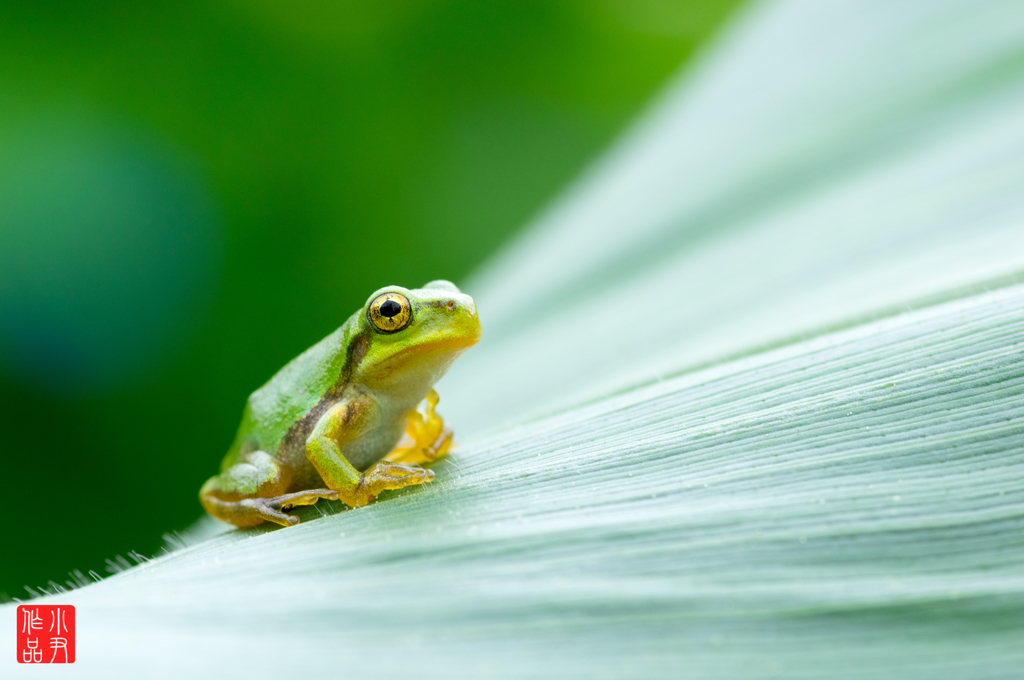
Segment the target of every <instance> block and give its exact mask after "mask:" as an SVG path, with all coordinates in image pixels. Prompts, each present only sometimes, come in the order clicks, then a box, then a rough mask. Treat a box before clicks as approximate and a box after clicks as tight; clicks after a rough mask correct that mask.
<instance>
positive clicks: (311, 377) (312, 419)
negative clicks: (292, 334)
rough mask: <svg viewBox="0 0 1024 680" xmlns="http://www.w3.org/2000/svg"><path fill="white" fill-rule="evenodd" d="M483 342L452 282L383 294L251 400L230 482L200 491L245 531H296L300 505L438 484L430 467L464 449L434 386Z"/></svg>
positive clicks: (209, 506)
mask: <svg viewBox="0 0 1024 680" xmlns="http://www.w3.org/2000/svg"><path fill="white" fill-rule="evenodd" d="M480 333H481V330H480V320H479V318H478V317H477V312H476V305H475V304H474V302H473V299H472V298H471V297H470V296H468V295H466V294H464V293H462V292H460V291H459V289H458V288H456V287H455V285H454V284H452V283H450V282H448V281H431V282H430V283H428V284H427V285H426V286H424V287H423V288H419V289H416V290H409V289H406V288H401V287H399V286H388V287H386V288H381V289H380V290H378V291H377V292H375V293H374V294H373V295H371V296H370V298H369V300H368V301H367V303H366V304H365V305H364V306H363V308H362V309H360V310H359V311H357V312H356V313H355V314H353V315H352V316H351V317H350V318H349V319H348V320H347V321H346V322H345V323H344V324H343V325H342V326H341V328H339V329H338V330H336V331H335V332H334V333H332V334H331V335H329V336H327V337H326V338H324V339H323V340H321V341H320V342H319V343H317V344H316V345H314V346H313V347H311V348H310V349H308V350H306V351H305V352H304V353H303V354H301V355H300V356H299V357H297V358H296V359H294V360H292V361H291V363H289V364H288V365H287V366H285V367H284V368H283V369H281V370H280V371H279V372H278V373H277V374H276V375H275V376H274V377H273V378H271V379H270V382H268V383H267V384H266V385H264V386H263V387H261V388H260V389H258V390H256V391H255V392H253V393H252V395H250V397H249V400H248V402H247V403H246V405H245V410H244V412H243V414H242V424H241V425H240V426H239V428H238V434H237V435H236V436H235V440H234V443H233V444H232V445H231V448H230V449H229V450H228V453H227V455H226V456H225V457H224V461H223V462H222V463H221V466H220V474H219V475H217V476H215V477H211V478H210V479H209V480H208V481H207V482H206V483H205V484H204V485H203V487H202V489H201V490H200V492H199V499H200V502H201V503H202V504H203V507H204V508H206V511H207V512H209V513H210V514H211V515H213V516H214V517H216V518H218V519H221V520H224V521H226V522H230V523H231V524H234V525H235V526H240V527H244V526H253V525H256V524H259V523H261V522H263V521H270V522H276V523H277V524H281V525H283V526H291V525H295V524H298V522H299V518H298V517H295V516H294V515H289V514H287V513H288V512H289V511H290V510H291V509H292V508H293V507H295V506H297V505H312V504H314V503H316V502H317V500H319V499H320V498H328V499H332V500H335V499H341V500H342V501H344V502H345V503H346V504H348V505H349V506H351V507H359V506H362V505H365V504H366V503H368V502H370V501H371V500H373V499H374V498H375V497H376V496H377V495H378V494H379V493H380V492H381V491H383V490H385V489H400V488H402V487H405V486H409V485H410V484H422V483H424V482H429V481H431V480H432V479H433V478H434V473H433V472H432V471H430V470H427V469H424V468H422V467H420V465H419V464H420V463H426V462H432V461H435V460H437V459H438V458H441V457H442V456H444V455H445V454H446V453H447V452H448V449H449V447H450V445H451V440H452V433H451V430H450V429H449V428H447V427H445V425H444V422H443V421H442V420H441V418H440V416H438V415H437V413H436V412H435V411H434V407H435V406H436V405H437V400H438V397H437V392H435V391H434V389H433V385H434V383H435V382H436V381H437V380H438V379H440V377H441V376H442V375H444V374H445V372H447V370H448V369H449V367H450V366H451V365H452V362H454V361H455V359H457V358H458V357H459V355H460V354H462V353H463V352H464V351H466V350H467V349H469V348H470V347H472V346H473V345H475V344H476V343H477V341H478V340H479V339H480ZM424 400H425V402H426V403H425V405H424V407H423V409H422V411H421V410H420V409H418V408H417V407H418V406H419V405H420V404H421V403H422V402H424Z"/></svg>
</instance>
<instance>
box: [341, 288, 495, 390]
mask: <svg viewBox="0 0 1024 680" xmlns="http://www.w3.org/2000/svg"><path fill="white" fill-rule="evenodd" d="M360 326H361V332H360V336H361V337H362V338H364V339H365V341H364V344H363V347H362V349H361V350H360V351H365V354H364V356H363V357H361V360H360V361H358V364H359V368H358V369H357V370H358V372H359V378H360V380H361V381H362V382H364V383H365V384H366V385H367V386H373V387H377V388H380V389H398V390H406V389H407V390H410V391H412V392H420V391H422V392H425V391H426V390H429V389H430V386H431V385H433V384H434V382H435V381H437V380H438V379H440V377H441V376H442V375H444V374H445V372H446V371H447V370H448V368H449V367H450V366H451V365H452V362H454V361H455V360H456V359H457V358H458V357H459V355H460V354H462V353H463V352H465V351H466V350H467V349H469V348H470V347H472V346H473V345H475V344H476V343H477V342H478V341H479V340H480V333H481V330H480V319H479V318H478V317H477V314H476V304H474V303H473V298H471V297H470V296H468V295H466V294H465V293H463V292H461V291H460V290H459V289H458V288H456V287H455V284H453V283H450V282H448V281H431V282H430V283H428V284H427V285H425V286H423V288H417V289H414V290H409V289H408V288H402V287H400V286H387V287H386V288H381V289H380V290H378V291H376V292H375V293H374V294H373V295H371V296H370V299H369V300H367V302H366V305H364V307H363V310H362V315H361V319H360Z"/></svg>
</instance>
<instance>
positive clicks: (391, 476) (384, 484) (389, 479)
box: [341, 461, 434, 508]
mask: <svg viewBox="0 0 1024 680" xmlns="http://www.w3.org/2000/svg"><path fill="white" fill-rule="evenodd" d="M433 479H434V472H433V470H424V469H423V468H421V467H420V466H418V465H409V464H406V463H392V462H389V461H381V462H379V463H377V464H376V465H374V466H373V467H372V468H370V469H369V470H367V471H366V472H364V473H363V476H362V478H361V479H360V480H359V484H357V485H356V487H355V488H354V489H352V490H351V491H350V492H348V493H342V495H341V500H343V501H345V503H346V504H348V505H350V506H352V507H354V508H357V507H359V506H362V505H366V504H367V503H369V502H370V501H372V500H373V499H374V498H376V497H377V496H378V495H380V492H381V491H384V490H385V489H401V488H404V487H406V486H412V485H413V484H425V483H427V482H429V481H432V480H433Z"/></svg>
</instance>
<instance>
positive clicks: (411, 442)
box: [384, 390, 452, 463]
mask: <svg viewBox="0 0 1024 680" xmlns="http://www.w3.org/2000/svg"><path fill="white" fill-rule="evenodd" d="M439 400H440V397H438V396H437V392H436V391H435V390H430V393H429V394H428V395H427V397H426V402H427V404H426V407H425V408H424V409H423V413H420V412H419V411H411V412H410V413H409V414H408V415H407V416H406V418H407V422H406V426H405V436H404V437H402V441H400V442H398V446H396V447H395V448H394V449H393V450H392V451H391V453H389V454H388V455H386V456H385V457H384V460H386V461H388V462H390V463H433V462H434V461H435V460H438V459H440V458H443V457H444V456H445V455H447V454H448V450H449V449H450V448H451V445H452V431H451V428H448V427H445V424H444V420H442V419H441V416H439V415H438V414H437V412H436V411H435V410H434V409H435V407H436V406H437V402H438V401H439Z"/></svg>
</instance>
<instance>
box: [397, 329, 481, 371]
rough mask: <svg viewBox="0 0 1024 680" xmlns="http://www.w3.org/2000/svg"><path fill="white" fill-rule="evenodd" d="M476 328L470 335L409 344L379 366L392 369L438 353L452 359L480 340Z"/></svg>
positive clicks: (479, 333)
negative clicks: (447, 355) (449, 355)
mask: <svg viewBox="0 0 1024 680" xmlns="http://www.w3.org/2000/svg"><path fill="white" fill-rule="evenodd" d="M477 328H478V330H477V332H476V333H475V334H472V335H451V336H446V337H440V338H438V339H436V340H429V341H427V342H420V343H417V344H415V345H410V346H409V347H405V348H403V349H401V350H399V351H397V352H395V353H394V354H392V355H391V356H389V357H388V358H386V359H384V361H382V362H381V363H380V366H381V368H385V369H393V368H396V367H398V366H402V365H405V364H408V363H410V362H413V361H416V360H417V359H421V358H425V357H429V356H437V355H439V354H451V355H452V360H454V359H455V358H456V357H458V356H459V355H460V354H462V353H463V352H465V351H466V350H467V349H469V348H470V347H472V346H473V345H475V344H476V343H478V342H480V337H481V335H482V333H481V331H480V330H479V327H477Z"/></svg>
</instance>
